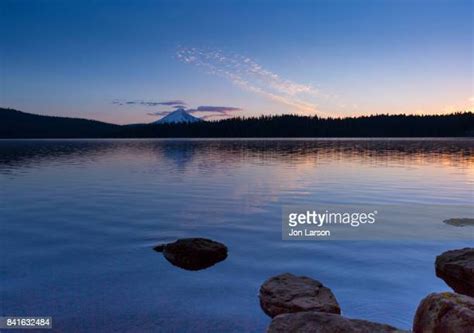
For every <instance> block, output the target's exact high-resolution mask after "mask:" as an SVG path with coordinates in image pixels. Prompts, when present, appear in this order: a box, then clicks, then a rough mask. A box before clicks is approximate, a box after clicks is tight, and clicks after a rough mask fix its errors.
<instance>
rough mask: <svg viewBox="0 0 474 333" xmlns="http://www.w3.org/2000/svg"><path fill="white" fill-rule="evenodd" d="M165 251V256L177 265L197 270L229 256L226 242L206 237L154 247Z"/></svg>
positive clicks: (184, 239) (156, 249)
mask: <svg viewBox="0 0 474 333" xmlns="http://www.w3.org/2000/svg"><path fill="white" fill-rule="evenodd" d="M154 250H155V251H157V252H163V255H164V256H165V258H166V259H167V260H168V261H169V262H170V263H172V264H173V265H175V266H178V267H180V268H183V269H186V270H191V271H197V270H200V269H205V268H208V267H210V266H213V265H214V264H216V263H218V262H219V261H222V260H224V259H225V258H227V247H226V246H225V245H224V244H221V243H218V242H215V241H213V240H210V239H205V238H183V239H178V240H177V241H176V242H173V243H169V244H162V245H158V246H156V247H154Z"/></svg>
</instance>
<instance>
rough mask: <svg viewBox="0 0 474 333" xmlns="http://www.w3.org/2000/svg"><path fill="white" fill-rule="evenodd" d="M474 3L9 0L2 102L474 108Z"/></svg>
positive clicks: (104, 114) (127, 118)
mask: <svg viewBox="0 0 474 333" xmlns="http://www.w3.org/2000/svg"><path fill="white" fill-rule="evenodd" d="M473 6H474V5H473V2H472V1H401V0H400V1H395V0H393V1H388V0H387V1H383V0H381V1H362V0H361V1H356V0H351V1H342V0H336V1H269V0H268V1H257V0H253V1H201V0H200V1H9V0H3V1H2V2H1V3H0V28H1V29H0V43H1V46H2V47H1V51H0V52H1V53H0V61H1V62H0V70H1V88H0V89H1V90H0V102H1V103H0V104H1V106H3V107H12V108H16V109H20V110H23V111H26V112H32V113H40V114H49V115H64V116H73V117H86V118H93V119H99V120H104V121H110V122H115V123H132V122H150V121H153V120H155V119H157V118H158V116H159V115H162V114H163V112H164V111H170V110H173V109H174V108H175V107H176V105H162V104H159V103H161V102H169V101H176V100H178V101H181V102H184V103H185V105H184V106H185V107H186V108H188V109H190V110H192V112H193V113H195V115H196V116H204V117H210V118H211V119H219V118H220V117H230V116H239V115H240V116H254V115H260V114H282V113H298V114H318V115H323V116H345V115H360V114H373V113H445V112H451V111H457V110H467V109H470V110H472V109H473V106H472V105H473V104H474V100H473V96H474V93H473V60H472V59H473V49H472V47H473V16H472V12H473V9H474V8H473ZM168 104H170V103H168ZM199 107H201V109H199ZM199 110H204V111H199ZM206 110H207V111H206Z"/></svg>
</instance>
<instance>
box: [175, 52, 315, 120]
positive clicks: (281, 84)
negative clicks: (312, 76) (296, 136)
mask: <svg viewBox="0 0 474 333" xmlns="http://www.w3.org/2000/svg"><path fill="white" fill-rule="evenodd" d="M176 57H177V58H178V60H180V61H182V62H183V63H186V64H190V65H194V66H197V67H200V68H202V69H204V70H205V71H206V72H207V73H209V74H213V75H217V76H220V77H224V78H226V79H228V80H229V81H230V82H232V83H233V84H235V85H236V86H238V87H240V88H242V89H244V90H247V91H250V92H253V93H255V94H258V95H261V96H263V97H265V98H267V99H269V100H272V101H275V102H278V103H281V104H284V105H286V106H289V107H291V108H293V109H294V110H296V111H298V112H303V113H305V114H314V113H315V112H317V111H318V110H317V107H316V105H315V104H313V103H311V102H308V101H306V100H304V99H303V98H304V97H306V98H308V97H315V96H317V95H318V91H317V89H315V88H314V87H312V86H311V85H307V84H301V83H297V82H294V81H291V80H287V79H284V78H282V77H280V76H279V75H278V74H276V73H273V72H271V71H269V70H267V69H265V68H263V66H261V65H260V64H258V63H257V62H255V61H254V60H252V59H251V58H248V57H244V56H242V55H239V54H225V53H224V52H222V51H220V50H213V51H205V50H201V49H197V48H179V49H178V51H177V54H176Z"/></svg>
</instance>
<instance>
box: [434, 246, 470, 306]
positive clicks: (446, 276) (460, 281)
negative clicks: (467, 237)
mask: <svg viewBox="0 0 474 333" xmlns="http://www.w3.org/2000/svg"><path fill="white" fill-rule="evenodd" d="M435 266H436V276H438V277H439V278H441V279H443V280H444V281H445V282H446V283H447V284H448V285H449V286H450V287H451V288H453V289H454V291H455V292H457V293H460V294H465V295H468V296H472V297H474V248H465V249H460V250H453V251H447V252H444V253H442V254H441V255H439V256H437V257H436V263H435Z"/></svg>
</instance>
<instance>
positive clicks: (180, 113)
mask: <svg viewBox="0 0 474 333" xmlns="http://www.w3.org/2000/svg"><path fill="white" fill-rule="evenodd" d="M198 121H202V119H199V118H197V117H194V116H192V115H190V114H189V113H187V112H186V111H185V110H184V109H178V110H176V111H173V112H171V113H170V114H168V115H166V116H165V117H163V118H161V119H159V120H157V121H155V122H154V124H176V123H195V122H198Z"/></svg>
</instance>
